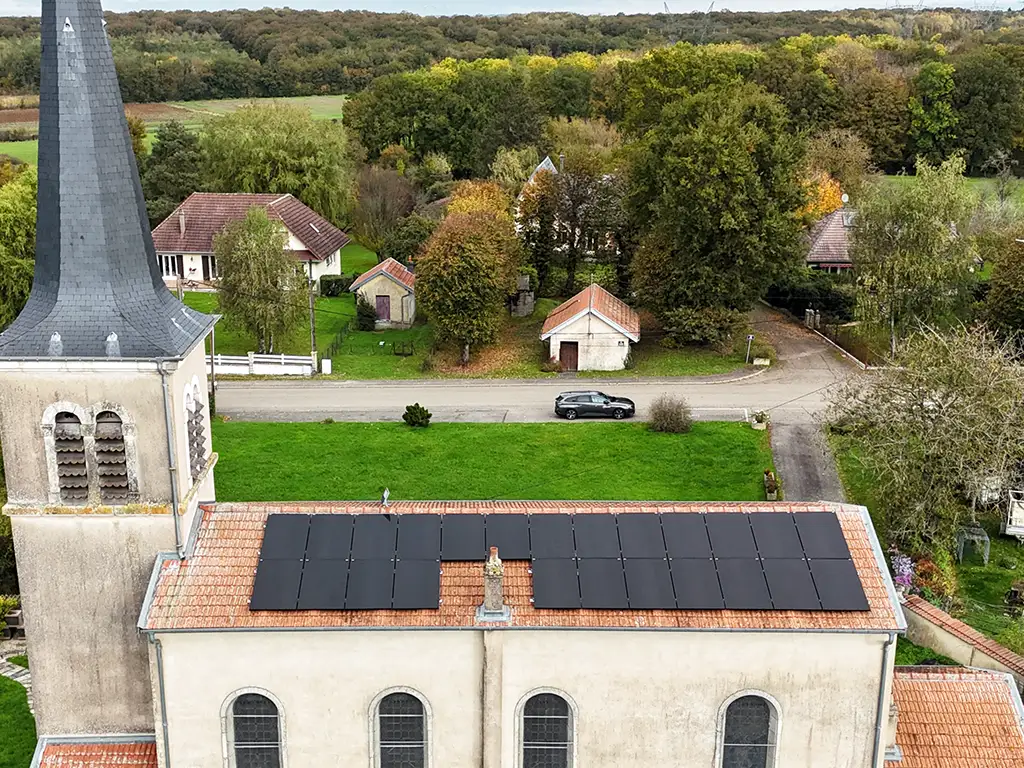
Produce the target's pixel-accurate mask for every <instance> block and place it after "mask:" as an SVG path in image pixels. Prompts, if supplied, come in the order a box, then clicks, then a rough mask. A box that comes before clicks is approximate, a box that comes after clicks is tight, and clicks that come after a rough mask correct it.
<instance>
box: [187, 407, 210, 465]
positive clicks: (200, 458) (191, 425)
mask: <svg viewBox="0 0 1024 768" xmlns="http://www.w3.org/2000/svg"><path fill="white" fill-rule="evenodd" d="M192 403H193V405H192V410H190V411H189V412H188V456H189V471H190V472H191V474H192V482H193V483H194V482H196V481H197V480H198V479H199V475H201V474H202V472H203V467H205V466H206V432H205V430H204V428H203V427H204V424H203V403H202V401H200V399H199V398H198V397H195V398H193V400H192Z"/></svg>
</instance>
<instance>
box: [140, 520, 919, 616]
mask: <svg viewBox="0 0 1024 768" xmlns="http://www.w3.org/2000/svg"><path fill="white" fill-rule="evenodd" d="M822 511H835V512H836V515H837V518H838V520H839V522H840V525H841V527H842V529H843V533H844V535H845V537H846V541H847V544H848V546H849V549H850V553H851V555H852V558H853V562H854V565H855V567H856V569H857V573H858V576H859V578H860V581H861V585H862V586H863V588H864V594H865V595H866V597H867V600H868V604H869V606H870V610H868V611H857V612H842V611H738V610H716V611H692V610H687V611H683V610H619V611H616V610H594V609H590V610H588V609H579V610H551V609H537V608H534V607H533V605H532V604H531V602H530V598H531V597H532V596H533V585H532V578H531V575H530V562H529V561H526V560H520V561H512V560H506V561H505V582H504V588H505V589H504V591H505V599H506V602H507V603H508V604H509V605H510V606H511V608H512V619H511V622H510V624H509V625H508V626H511V627H516V628H527V627H538V628H539V627H560V628H624V629H625V628H630V629H686V630H715V629H754V630H817V631H879V632H884V631H894V630H897V629H900V628H901V625H902V623H903V618H902V613H901V612H900V609H899V606H898V604H896V603H895V597H894V595H895V592H894V590H893V589H892V586H891V583H890V582H889V579H888V574H886V573H885V570H884V564H881V565H880V564H879V561H878V557H880V555H878V554H877V553H878V552H880V550H878V549H877V543H876V542H875V540H874V538H873V534H872V533H871V532H870V531H869V525H870V524H869V523H868V522H866V521H865V516H864V511H863V509H862V508H861V507H857V506H852V505H842V504H826V503H819V504H805V503H800V504H798V503H791V504H789V503H782V502H778V503H767V502H764V503H759V504H758V503H729V504H720V503H719V504H705V503H671V502H619V503H610V502H545V501H517V502H500V501H498V502H397V503H393V504H392V505H391V506H390V507H389V508H388V512H389V513H390V514H422V513H432V514H501V513H520V514H523V513H529V514H551V513H562V514H587V513H617V514H628V513H633V512H656V513H662V514H686V513H700V512H706V513H725V512H746V513H752V514H756V513H758V512H794V513H797V514H799V513H800V512H822ZM274 513H302V514H338V513H341V514H372V515H378V514H380V513H381V507H380V505H379V504H377V503H353V502H337V503H305V504H270V503H260V504H217V505H214V506H211V507H206V508H204V509H203V511H202V514H203V518H202V520H201V523H200V526H199V529H198V533H197V538H196V541H195V546H194V552H193V554H192V556H191V557H189V558H187V559H185V560H183V561H179V560H177V559H176V558H170V559H168V560H165V561H162V562H158V565H157V568H158V569H159V573H157V574H154V582H153V585H152V592H151V594H150V595H149V596H148V598H147V603H148V608H146V609H144V612H143V616H142V617H141V618H140V627H141V628H142V629H143V630H154V631H160V630H193V629H224V630H230V629H259V628H338V629H343V628H345V629H351V628H374V627H415V628H458V627H473V626H477V623H476V618H475V612H476V608H477V606H479V605H480V604H481V603H482V602H483V576H482V563H481V562H445V563H443V565H442V574H441V604H440V607H439V608H438V609H430V610H411V611H397V610H358V611H250V610H249V607H248V600H249V597H250V595H251V592H252V586H253V580H254V577H255V572H256V566H257V564H258V555H259V549H260V546H261V543H262V539H263V528H264V525H265V522H266V519H267V516H268V515H270V514H274Z"/></svg>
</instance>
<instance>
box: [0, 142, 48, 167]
mask: <svg viewBox="0 0 1024 768" xmlns="http://www.w3.org/2000/svg"><path fill="white" fill-rule="evenodd" d="M0 155H10V156H11V157H13V158H15V159H16V160H21V162H23V163H30V164H31V165H35V164H36V157H37V156H38V155H39V142H38V141H0Z"/></svg>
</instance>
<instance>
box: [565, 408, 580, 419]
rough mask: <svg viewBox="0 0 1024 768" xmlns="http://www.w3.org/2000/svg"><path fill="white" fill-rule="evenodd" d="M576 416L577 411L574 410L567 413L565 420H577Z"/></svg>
mask: <svg viewBox="0 0 1024 768" xmlns="http://www.w3.org/2000/svg"><path fill="white" fill-rule="evenodd" d="M576 415H577V414H576V411H574V410H573V409H572V408H570V409H569V410H568V411H566V412H565V418H567V419H568V420H569V421H572V420H573V419H575V418H576Z"/></svg>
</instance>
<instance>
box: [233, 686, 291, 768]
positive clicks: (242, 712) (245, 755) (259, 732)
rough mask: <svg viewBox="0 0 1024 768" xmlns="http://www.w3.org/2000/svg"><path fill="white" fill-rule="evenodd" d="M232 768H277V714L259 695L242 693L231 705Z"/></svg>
mask: <svg viewBox="0 0 1024 768" xmlns="http://www.w3.org/2000/svg"><path fill="white" fill-rule="evenodd" d="M230 728H231V731H230V733H231V749H232V752H233V753H234V757H235V762H234V766H233V768H281V714H280V712H278V709H277V705H276V704H275V703H274V702H273V701H271V700H270V699H268V698H267V697H266V696H264V695H263V694H260V693H243V694H242V695H240V696H239V697H238V698H236V699H235V701H234V703H232V705H231V724H230Z"/></svg>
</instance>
